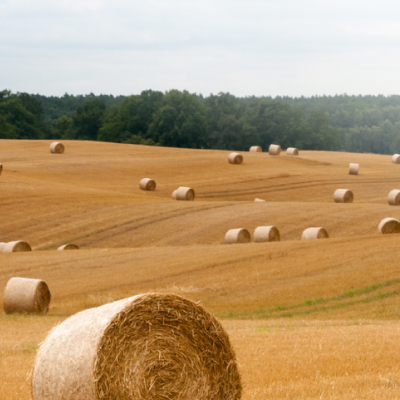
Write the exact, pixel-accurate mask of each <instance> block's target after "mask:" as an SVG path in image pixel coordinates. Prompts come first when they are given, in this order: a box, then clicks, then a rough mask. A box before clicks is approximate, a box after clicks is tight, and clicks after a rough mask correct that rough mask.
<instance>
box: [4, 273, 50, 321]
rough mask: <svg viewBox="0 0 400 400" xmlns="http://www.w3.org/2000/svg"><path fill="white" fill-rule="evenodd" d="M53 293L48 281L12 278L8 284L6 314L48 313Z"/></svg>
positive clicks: (5, 293) (5, 295)
mask: <svg viewBox="0 0 400 400" xmlns="http://www.w3.org/2000/svg"><path fill="white" fill-rule="evenodd" d="M50 299H51V294H50V291H49V288H48V286H47V284H46V282H44V281H42V280H40V279H27V278H11V279H10V280H9V281H8V282H7V285H6V288H5V290H4V297H3V308H4V312H5V313H6V314H12V313H32V314H42V315H45V314H47V311H48V310H49V304H50Z"/></svg>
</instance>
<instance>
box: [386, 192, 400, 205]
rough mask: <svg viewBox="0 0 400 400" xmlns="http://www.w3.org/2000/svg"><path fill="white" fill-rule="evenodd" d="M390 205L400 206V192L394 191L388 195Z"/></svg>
mask: <svg viewBox="0 0 400 400" xmlns="http://www.w3.org/2000/svg"><path fill="white" fill-rule="evenodd" d="M388 203H389V204H390V205H391V206H398V205H400V190H397V189H394V190H392V191H391V192H390V193H389V195H388Z"/></svg>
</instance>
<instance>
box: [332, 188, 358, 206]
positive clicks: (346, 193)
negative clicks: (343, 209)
mask: <svg viewBox="0 0 400 400" xmlns="http://www.w3.org/2000/svg"><path fill="white" fill-rule="evenodd" d="M353 199H354V195H353V192H352V191H351V190H349V189H337V190H335V193H334V194H333V200H334V201H335V203H352V202H353Z"/></svg>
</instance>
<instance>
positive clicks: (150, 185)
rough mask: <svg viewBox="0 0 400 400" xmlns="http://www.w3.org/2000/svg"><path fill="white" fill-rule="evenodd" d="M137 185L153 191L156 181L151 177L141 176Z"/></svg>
mask: <svg viewBox="0 0 400 400" xmlns="http://www.w3.org/2000/svg"><path fill="white" fill-rule="evenodd" d="M139 187H140V189H142V190H150V191H153V190H155V189H156V183H155V181H154V180H153V179H150V178H143V179H142V180H141V181H140V183H139Z"/></svg>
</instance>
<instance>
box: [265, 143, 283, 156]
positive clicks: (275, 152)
mask: <svg viewBox="0 0 400 400" xmlns="http://www.w3.org/2000/svg"><path fill="white" fill-rule="evenodd" d="M281 150H282V149H281V146H279V145H278V144H271V145H270V146H269V149H268V153H269V155H270V156H279V154H281Z"/></svg>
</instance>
